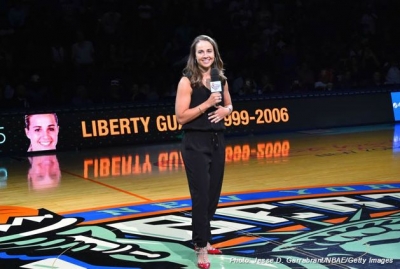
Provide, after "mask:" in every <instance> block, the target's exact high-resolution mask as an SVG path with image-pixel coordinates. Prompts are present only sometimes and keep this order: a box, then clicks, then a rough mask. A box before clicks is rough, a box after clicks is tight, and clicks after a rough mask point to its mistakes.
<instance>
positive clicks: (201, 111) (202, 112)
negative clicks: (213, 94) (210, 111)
mask: <svg viewBox="0 0 400 269" xmlns="http://www.w3.org/2000/svg"><path fill="white" fill-rule="evenodd" d="M197 108H198V109H199V111H200V113H201V114H204V111H203V110H201V108H200V106H198V107H197Z"/></svg>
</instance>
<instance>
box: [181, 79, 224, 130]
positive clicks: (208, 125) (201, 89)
mask: <svg viewBox="0 0 400 269" xmlns="http://www.w3.org/2000/svg"><path fill="white" fill-rule="evenodd" d="M221 84H222V85H225V81H222V82H221ZM210 95H211V91H210V90H209V89H208V88H207V87H206V86H204V85H201V86H193V85H192V97H191V101H190V105H189V108H194V107H197V106H198V105H200V104H201V103H203V102H204V101H206V100H207V99H208V98H209V97H210ZM221 95H222V101H221V104H222V105H223V104H224V95H223V94H222V93H221ZM202 110H203V111H204V113H203V114H201V115H200V116H199V117H197V118H195V119H194V120H192V121H190V122H188V123H186V124H184V125H183V126H182V129H183V130H185V131H217V132H218V131H223V130H225V122H224V121H223V120H221V121H219V122H217V123H212V122H211V121H210V120H209V119H208V113H210V112H213V111H215V110H217V108H216V107H214V106H212V107H210V108H209V109H207V110H204V108H203V109H202Z"/></svg>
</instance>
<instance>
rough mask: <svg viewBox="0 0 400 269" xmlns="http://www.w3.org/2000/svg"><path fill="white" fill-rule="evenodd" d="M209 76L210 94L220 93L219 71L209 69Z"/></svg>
mask: <svg viewBox="0 0 400 269" xmlns="http://www.w3.org/2000/svg"><path fill="white" fill-rule="evenodd" d="M210 75H211V81H210V90H211V92H220V93H222V85H221V80H220V79H219V71H218V69H217V68H213V69H211V73H210ZM221 97H222V96H221Z"/></svg>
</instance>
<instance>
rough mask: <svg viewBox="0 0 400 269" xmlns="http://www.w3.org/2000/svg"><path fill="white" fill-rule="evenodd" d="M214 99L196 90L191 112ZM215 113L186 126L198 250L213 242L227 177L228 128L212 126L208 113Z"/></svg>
mask: <svg viewBox="0 0 400 269" xmlns="http://www.w3.org/2000/svg"><path fill="white" fill-rule="evenodd" d="M210 95H211V91H210V90H209V89H207V88H206V87H205V86H201V87H194V88H193V91H192V96H191V102H190V108H193V107H197V106H198V105H200V104H201V103H203V102H204V101H206V100H207V99H208V98H209V96H210ZM221 95H222V102H221V104H223V103H224V99H223V94H221ZM214 110H216V108H215V107H211V108H209V109H208V110H206V111H205V112H204V113H203V114H201V115H200V116H199V117H198V118H196V119H194V120H192V121H191V122H188V123H186V124H184V125H183V126H182V129H183V130H184V136H183V139H182V148H181V151H182V158H183V162H184V165H185V169H186V175H187V179H188V184H189V190H190V196H191V200H192V240H193V243H194V244H195V245H196V246H197V247H205V246H206V245H207V242H209V241H210V239H211V227H210V221H211V219H212V217H213V216H214V214H215V211H216V209H217V206H218V202H219V197H220V194H221V188H222V181H223V177H224V168H225V139H224V130H225V124H224V121H220V122H218V123H211V122H210V120H209V119H208V113H210V112H212V111H214Z"/></svg>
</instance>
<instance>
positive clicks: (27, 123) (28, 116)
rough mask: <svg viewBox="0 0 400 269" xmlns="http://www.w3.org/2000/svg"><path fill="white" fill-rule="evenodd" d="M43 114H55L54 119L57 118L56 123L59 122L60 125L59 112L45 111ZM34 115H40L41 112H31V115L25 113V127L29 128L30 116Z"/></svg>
mask: <svg viewBox="0 0 400 269" xmlns="http://www.w3.org/2000/svg"><path fill="white" fill-rule="evenodd" d="M43 114H51V115H53V116H54V119H55V120H56V123H57V125H58V117H57V114H56V113H43ZM33 115H39V114H29V115H25V128H26V129H27V130H29V125H30V118H31V116H33Z"/></svg>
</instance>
